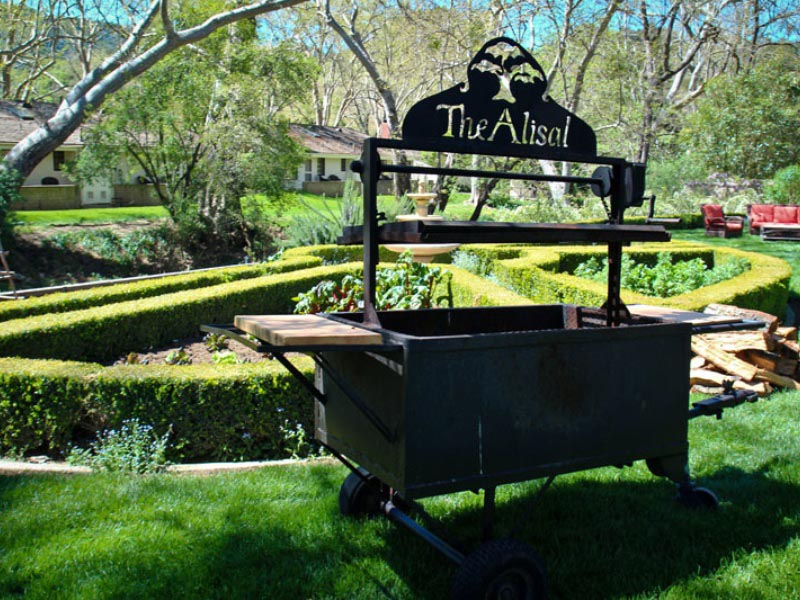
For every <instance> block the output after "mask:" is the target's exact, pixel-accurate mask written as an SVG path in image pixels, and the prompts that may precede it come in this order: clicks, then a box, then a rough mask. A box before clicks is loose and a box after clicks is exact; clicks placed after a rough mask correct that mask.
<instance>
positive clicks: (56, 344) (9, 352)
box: [0, 264, 357, 362]
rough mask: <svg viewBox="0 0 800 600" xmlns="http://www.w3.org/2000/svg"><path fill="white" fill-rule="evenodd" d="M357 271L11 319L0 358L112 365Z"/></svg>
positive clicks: (283, 309)
mask: <svg viewBox="0 0 800 600" xmlns="http://www.w3.org/2000/svg"><path fill="white" fill-rule="evenodd" d="M356 268H357V265H354V264H350V265H349V266H348V265H340V266H336V267H324V268H323V267H320V268H316V269H304V270H302V271H295V272H291V273H283V274H280V275H273V276H267V277H256V278H252V279H247V280H244V281H234V282H231V283H224V284H220V285H214V286H211V287H207V288H202V289H199V290H186V291H181V292H175V293H172V294H165V295H162V296H158V297H153V298H143V299H139V300H131V301H128V302H120V303H118V304H111V305H107V306H101V307H97V308H92V309H86V310H77V311H72V312H68V313H63V314H47V315H39V316H36V317H29V318H27V319H16V320H13V321H7V322H6V323H5V324H4V326H3V330H2V332H0V355H4V356H21V357H26V358H60V359H64V360H93V361H97V362H110V361H113V360H114V359H115V358H116V357H119V356H122V355H124V354H127V353H129V352H131V351H142V350H145V349H147V348H149V347H152V346H158V345H163V344H165V343H168V342H170V341H172V340H174V339H178V338H182V337H187V336H191V335H195V334H197V333H198V330H199V327H200V325H201V324H204V323H229V322H232V321H233V317H234V316H235V315H237V314H269V313H273V314H275V313H279V314H285V313H289V312H291V309H292V308H293V305H292V304H291V298H292V297H293V296H295V295H297V294H299V293H300V292H301V291H303V290H306V289H308V287H309V286H310V285H312V284H313V283H316V282H317V281H319V280H320V279H323V278H325V277H329V276H331V275H339V276H342V275H344V274H346V273H352V272H353V271H355V269H356Z"/></svg>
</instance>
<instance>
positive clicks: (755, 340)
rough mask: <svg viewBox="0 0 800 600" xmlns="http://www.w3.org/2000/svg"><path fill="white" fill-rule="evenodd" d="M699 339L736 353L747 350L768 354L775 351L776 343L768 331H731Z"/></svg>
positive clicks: (709, 334) (703, 335)
mask: <svg viewBox="0 0 800 600" xmlns="http://www.w3.org/2000/svg"><path fill="white" fill-rule="evenodd" d="M699 337H700V338H701V339H704V340H705V341H707V342H709V343H711V344H713V345H714V346H716V347H717V348H721V349H722V350H725V352H733V353H735V352H743V351H745V350H760V351H762V352H768V351H771V350H774V349H775V342H774V341H773V340H772V336H770V334H768V333H767V332H766V331H730V332H726V333H708V334H702V335H700V336H699Z"/></svg>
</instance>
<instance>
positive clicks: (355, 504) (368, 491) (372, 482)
mask: <svg viewBox="0 0 800 600" xmlns="http://www.w3.org/2000/svg"><path fill="white" fill-rule="evenodd" d="M358 471H359V473H361V474H362V475H363V476H364V477H365V478H366V479H362V478H361V477H359V476H358V475H356V474H355V473H350V474H349V475H348V476H347V477H346V478H345V480H344V483H342V487H341V488H339V511H340V512H341V513H342V514H343V515H345V516H348V517H361V516H365V515H367V516H368V515H377V514H378V513H380V511H381V500H382V497H381V482H380V480H378V478H377V477H375V476H374V475H370V474H369V473H368V472H367V470H366V469H363V468H361V467H359V468H358Z"/></svg>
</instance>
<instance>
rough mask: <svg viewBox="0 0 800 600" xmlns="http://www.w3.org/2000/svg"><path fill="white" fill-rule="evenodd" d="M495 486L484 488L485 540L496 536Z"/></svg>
mask: <svg viewBox="0 0 800 600" xmlns="http://www.w3.org/2000/svg"><path fill="white" fill-rule="evenodd" d="M495 489H496V488H495V487H494V486H492V487H488V488H486V489H484V490H483V541H484V542H488V541H489V540H491V539H492V538H493V537H494V507H495V502H494V498H495Z"/></svg>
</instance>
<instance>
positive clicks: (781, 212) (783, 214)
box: [775, 206, 797, 225]
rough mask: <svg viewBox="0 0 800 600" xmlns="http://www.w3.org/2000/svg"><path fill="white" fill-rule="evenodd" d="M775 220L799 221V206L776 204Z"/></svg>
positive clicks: (779, 221) (785, 221)
mask: <svg viewBox="0 0 800 600" xmlns="http://www.w3.org/2000/svg"><path fill="white" fill-rule="evenodd" d="M775 222H776V223H791V224H792V225H794V224H795V223H797V207H796V206H776V207H775Z"/></svg>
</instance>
